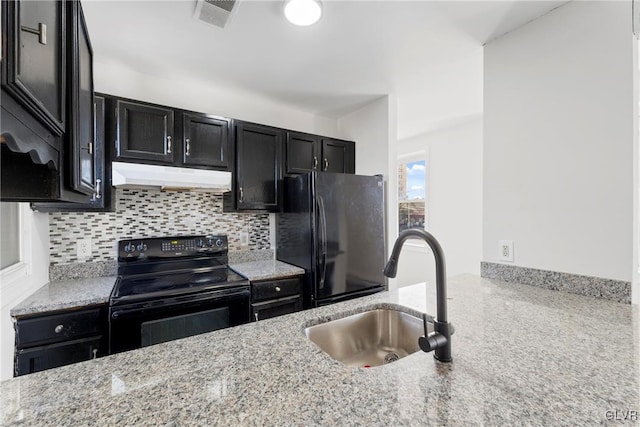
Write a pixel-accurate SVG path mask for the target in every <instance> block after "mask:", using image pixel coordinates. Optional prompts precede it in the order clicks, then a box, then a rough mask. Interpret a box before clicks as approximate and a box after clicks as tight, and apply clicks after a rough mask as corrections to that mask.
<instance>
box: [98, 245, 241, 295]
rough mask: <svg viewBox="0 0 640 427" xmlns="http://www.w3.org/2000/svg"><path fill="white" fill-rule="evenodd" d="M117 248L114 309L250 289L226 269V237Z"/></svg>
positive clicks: (238, 277) (238, 276) (113, 292)
mask: <svg viewBox="0 0 640 427" xmlns="http://www.w3.org/2000/svg"><path fill="white" fill-rule="evenodd" d="M118 247H119V251H118V280H117V281H116V284H115V286H114V288H113V291H112V293H111V304H112V305H114V304H121V303H126V302H129V301H136V302H137V301H140V300H157V299H161V298H180V296H181V295H188V294H194V293H201V292H207V291H213V290H223V289H228V288H235V287H238V286H247V287H248V286H249V282H248V280H247V279H245V278H244V277H242V276H240V275H238V274H236V273H235V272H233V271H231V270H230V269H229V267H228V266H227V262H228V258H227V252H228V243H227V236H225V235H198V236H170V237H161V238H136V239H128V240H121V241H120V242H118Z"/></svg>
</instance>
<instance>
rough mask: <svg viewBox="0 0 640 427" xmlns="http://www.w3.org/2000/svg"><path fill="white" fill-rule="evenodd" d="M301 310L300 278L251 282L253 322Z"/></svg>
mask: <svg viewBox="0 0 640 427" xmlns="http://www.w3.org/2000/svg"><path fill="white" fill-rule="evenodd" d="M300 310H302V276H299V277H294V278H287V279H279V280H265V281H256V282H251V314H252V316H253V319H254V320H255V321H259V320H265V319H269V318H272V317H276V316H281V315H283V314H289V313H295V312H296V311H300Z"/></svg>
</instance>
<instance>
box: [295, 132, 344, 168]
mask: <svg viewBox="0 0 640 427" xmlns="http://www.w3.org/2000/svg"><path fill="white" fill-rule="evenodd" d="M284 165H285V174H286V175H294V174H299V173H307V172H311V171H322V172H338V173H355V172H356V162H355V143H354V142H353V141H343V140H340V139H334V138H324V137H320V136H317V135H311V134H307V133H300V132H292V131H289V132H287V140H286V142H285V156H284Z"/></svg>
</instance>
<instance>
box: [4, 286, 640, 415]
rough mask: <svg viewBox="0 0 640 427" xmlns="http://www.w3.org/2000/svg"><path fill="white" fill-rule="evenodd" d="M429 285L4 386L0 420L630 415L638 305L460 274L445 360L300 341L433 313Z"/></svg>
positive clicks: (638, 383) (639, 400)
mask: <svg viewBox="0 0 640 427" xmlns="http://www.w3.org/2000/svg"><path fill="white" fill-rule="evenodd" d="M427 288H428V295H429V303H428V304H426V303H425V285H423V284H421V285H414V286H409V287H405V288H401V289H400V290H397V291H391V292H381V293H378V294H375V295H371V296H368V297H364V298H359V299H356V300H351V301H345V302H341V303H338V304H334V305H330V306H325V307H320V308H316V309H313V310H307V311H302V312H298V313H293V314H290V315H286V316H281V317H277V318H273V319H269V320H264V321H260V322H257V323H250V324H246V325H241V326H238V327H234V328H228V329H223V330H219V331H214V332H211V333H208V334H203V335H198V336H194V337H190V338H185V339H181V340H177V341H172V342H168V343H163V344H159V345H155V346H151V347H146V348H143V349H139V350H135V351H130V352H126V353H120V354H116V355H112V356H108V357H104V358H100V359H96V360H91V361H88V362H83V363H79V364H75V365H69V366H64V367H61V368H57V369H52V370H49V371H43V372H39V373H35V374H31V375H26V376H23V377H19V378H14V379H11V380H8V381H4V382H1V383H0V417H1V418H0V424H3V425H11V424H14V423H15V424H19V423H22V424H24V425H52V426H57V425H74V426H76V425H77V426H84V425H134V424H140V423H142V424H144V425H163V426H167V425H171V426H178V425H189V426H191V425H242V426H262V425H304V426H307V425H343V426H344V425H347V426H349V425H366V426H388V425H394V426H400V425H410V426H413V425H415V426H424V425H452V426H456V425H464V426H466V425H544V426H547V425H559V424H560V425H581V426H584V425H603V424H607V419H608V418H615V417H618V418H621V417H622V416H623V415H624V414H633V412H628V411H636V412H635V414H636V419H637V417H638V414H639V413H640V372H639V370H640V363H639V362H640V351H639V344H640V334H639V330H638V328H639V326H640V314H639V311H638V307H636V306H632V305H628V304H620V303H615V302H611V301H605V300H601V299H595V298H590V297H585V296H578V295H571V294H564V293H560V292H556V291H550V290H545V289H540V288H536V287H530V286H526V285H518V284H510V283H504V282H499V281H494V280H485V279H481V278H479V277H477V276H471V275H463V276H456V277H453V278H450V279H449V284H448V294H449V300H448V301H449V316H450V320H451V322H452V323H453V324H454V325H455V327H456V333H455V335H454V336H453V358H454V361H453V363H451V364H442V363H440V362H436V361H435V360H434V359H433V356H432V354H427V353H423V352H417V353H414V354H412V355H409V356H407V357H404V358H402V359H400V360H398V361H396V362H393V363H391V364H388V365H384V366H381V367H375V368H369V369H366V368H352V367H347V366H344V365H342V364H341V363H339V362H337V361H335V360H333V359H332V358H331V357H329V356H328V355H326V354H325V353H323V352H322V351H321V350H320V349H319V348H318V347H316V346H315V345H314V344H313V343H311V342H310V341H308V340H307V339H306V337H305V335H304V333H303V330H304V328H305V327H306V326H309V325H311V324H316V323H318V322H321V321H325V320H330V319H334V318H339V317H344V316H345V315H348V314H351V313H354V312H359V311H363V310H365V309H367V308H373V307H388V306H391V307H396V306H397V305H401V306H404V307H410V308H411V309H413V310H418V311H423V310H425V306H426V309H427V312H428V313H430V314H435V312H434V308H435V307H434V306H435V304H434V300H435V299H434V297H433V294H434V293H435V291H434V288H435V286H433V285H432V284H427ZM607 411H611V412H607ZM634 423H635V425H637V421H635V422H634ZM619 424H621V422H620V421H616V422H615V425H619Z"/></svg>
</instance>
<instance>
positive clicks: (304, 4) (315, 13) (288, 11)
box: [284, 0, 322, 27]
mask: <svg viewBox="0 0 640 427" xmlns="http://www.w3.org/2000/svg"><path fill="white" fill-rule="evenodd" d="M284 16H286V17H287V19H288V20H289V22H291V23H292V24H295V25H299V26H301V27H306V26H308V25H312V24H315V23H316V22H318V20H319V19H320V17H321V16H322V5H321V4H320V0H285V2H284Z"/></svg>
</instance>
